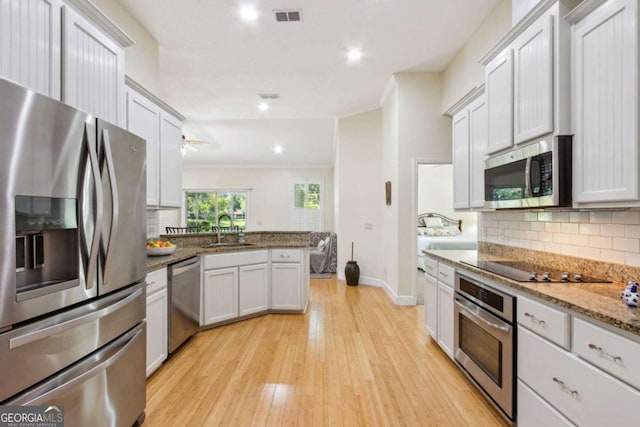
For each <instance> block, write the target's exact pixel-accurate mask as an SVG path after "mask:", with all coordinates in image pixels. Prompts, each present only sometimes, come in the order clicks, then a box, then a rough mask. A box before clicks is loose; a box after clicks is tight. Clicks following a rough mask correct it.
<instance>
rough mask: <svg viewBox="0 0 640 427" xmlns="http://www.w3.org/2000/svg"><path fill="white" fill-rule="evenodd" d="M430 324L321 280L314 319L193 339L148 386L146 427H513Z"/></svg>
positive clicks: (380, 295) (409, 311) (258, 322)
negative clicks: (446, 351) (444, 349)
mask: <svg viewBox="0 0 640 427" xmlns="http://www.w3.org/2000/svg"><path fill="white" fill-rule="evenodd" d="M423 319H424V311H423V306H416V307H400V306H396V305H394V304H393V303H391V301H390V300H389V298H388V297H387V295H386V294H385V292H384V290H383V289H381V288H376V287H371V286H357V287H351V286H346V284H345V282H343V281H338V280H336V279H335V278H333V279H319V280H312V281H311V303H310V305H309V308H308V312H307V314H304V315H293V314H290V315H267V316H263V317H258V318H254V319H250V320H246V321H243V322H240V323H236V324H232V325H227V326H222V327H219V328H215V329H210V330H207V331H203V332H200V333H198V334H197V335H196V336H194V337H193V338H192V339H191V340H190V341H189V342H188V343H186V345H185V346H184V347H183V348H182V349H181V350H180V351H179V352H178V353H177V354H175V355H174V356H173V357H172V358H171V359H170V360H168V361H167V362H165V364H164V365H163V366H162V367H161V368H160V369H159V370H158V371H157V372H156V373H155V374H154V375H153V376H152V377H151V378H149V380H148V382H147V409H146V411H147V419H146V421H145V423H144V426H147V427H151V426H174V425H175V426H178V425H179V426H218V425H220V426H250V425H253V426H275V425H285V426H325V425H344V426H357V425H363V426H376V425H379V426H384V425H393V426H402V425H406V426H438V427H440V426H483V427H485V426H507V425H508V424H507V423H506V422H505V421H504V419H503V418H502V417H501V416H500V415H499V414H498V412H497V411H496V410H495V409H494V408H493V407H492V406H491V405H490V404H489V403H488V402H487V401H486V400H485V398H484V397H483V396H482V395H481V394H480V392H478V391H477V390H476V389H475V388H474V387H473V385H472V384H471V383H470V382H469V380H468V379H467V378H466V377H464V375H463V374H462V373H461V372H460V371H459V370H458V368H457V367H456V366H455V365H454V363H453V362H452V361H451V360H450V359H449V358H448V357H447V356H446V355H445V354H444V353H443V352H442V351H441V350H440V349H439V347H438V346H437V344H435V343H434V342H433V341H432V340H431V339H430V338H429V336H428V334H427V333H426V331H425V329H424V325H423Z"/></svg>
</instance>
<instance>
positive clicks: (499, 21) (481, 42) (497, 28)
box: [441, 0, 511, 112]
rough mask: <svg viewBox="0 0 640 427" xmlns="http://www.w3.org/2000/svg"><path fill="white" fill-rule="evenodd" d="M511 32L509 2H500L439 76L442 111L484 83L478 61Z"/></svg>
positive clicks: (481, 67)
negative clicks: (440, 79)
mask: <svg viewBox="0 0 640 427" xmlns="http://www.w3.org/2000/svg"><path fill="white" fill-rule="evenodd" d="M510 29H511V0H502V1H501V2H500V3H499V4H498V5H497V6H496V7H495V9H494V10H493V12H491V14H490V15H489V16H488V17H487V18H486V19H485V20H484V22H483V23H482V24H481V25H480V27H478V29H477V30H476V32H475V33H473V35H472V36H471V38H470V39H469V41H468V42H467V44H465V45H464V46H463V48H462V49H460V51H459V52H458V53H457V54H456V55H455V56H454V58H453V60H452V61H451V62H450V63H449V65H447V68H446V69H445V70H444V72H443V73H442V106H441V111H443V112H444V111H447V110H448V109H449V107H451V106H452V105H453V104H455V103H456V102H457V101H458V100H460V99H461V98H462V97H463V96H464V95H466V94H467V93H468V92H469V91H470V90H471V89H473V88H474V87H476V86H478V85H481V84H482V83H484V67H483V66H482V65H480V62H479V60H480V58H481V57H482V56H483V55H484V54H485V53H487V52H488V51H489V49H491V48H492V47H493V45H495V44H496V42H497V41H498V40H500V39H501V38H502V37H503V36H504V35H505V34H506V33H507V32H508V31H509V30H510Z"/></svg>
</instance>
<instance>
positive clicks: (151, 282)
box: [147, 267, 168, 295]
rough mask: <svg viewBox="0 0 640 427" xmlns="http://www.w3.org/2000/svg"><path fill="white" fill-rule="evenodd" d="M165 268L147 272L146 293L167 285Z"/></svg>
mask: <svg viewBox="0 0 640 427" xmlns="http://www.w3.org/2000/svg"><path fill="white" fill-rule="evenodd" d="M167 281H168V279H167V268H166V267H164V268H161V269H160V270H156V271H152V272H151V273H147V295H151V294H153V293H154V292H157V291H159V290H161V289H163V288H166V287H167Z"/></svg>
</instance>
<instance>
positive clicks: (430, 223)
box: [425, 217, 444, 228]
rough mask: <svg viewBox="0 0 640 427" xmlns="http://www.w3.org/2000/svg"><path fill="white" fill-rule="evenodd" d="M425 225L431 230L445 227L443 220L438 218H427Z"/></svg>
mask: <svg viewBox="0 0 640 427" xmlns="http://www.w3.org/2000/svg"><path fill="white" fill-rule="evenodd" d="M425 225H426V226H427V227H430V228H442V227H444V224H442V218H438V217H431V218H429V217H427V218H425Z"/></svg>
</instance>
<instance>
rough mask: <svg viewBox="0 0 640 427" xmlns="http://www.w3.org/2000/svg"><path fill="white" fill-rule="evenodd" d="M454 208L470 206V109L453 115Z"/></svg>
mask: <svg viewBox="0 0 640 427" xmlns="http://www.w3.org/2000/svg"><path fill="white" fill-rule="evenodd" d="M452 137H453V208H454V209H465V208H468V207H469V110H468V109H464V110H462V111H460V112H459V113H458V114H456V115H455V116H453V129H452Z"/></svg>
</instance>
